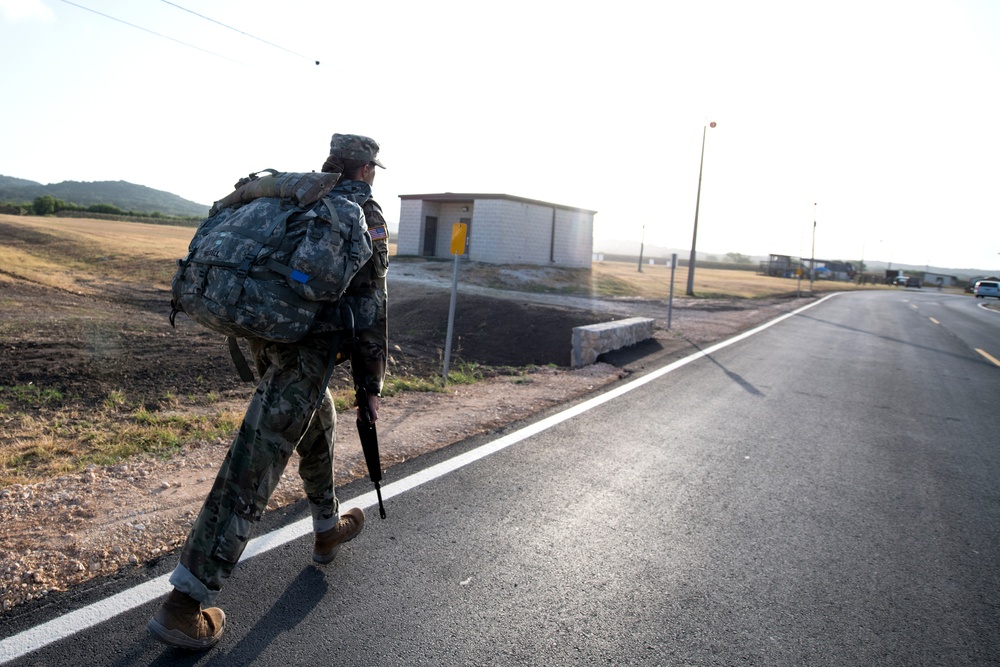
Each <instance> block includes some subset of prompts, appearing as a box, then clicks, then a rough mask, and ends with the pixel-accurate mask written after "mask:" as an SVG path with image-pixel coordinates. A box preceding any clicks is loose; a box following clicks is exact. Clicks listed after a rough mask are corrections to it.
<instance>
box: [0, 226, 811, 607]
mask: <svg viewBox="0 0 1000 667" xmlns="http://www.w3.org/2000/svg"><path fill="white" fill-rule="evenodd" d="M8 229H9V228H8ZM3 231H4V230H3V228H2V223H0V232H3ZM189 233H190V232H188V234H189ZM6 240H9V238H8V239H4V238H3V237H2V236H0V241H6ZM43 241H44V239H43ZM76 250H78V248H77V249H76ZM59 252H63V253H66V252H68V250H67V249H65V248H64V249H61V250H59ZM56 256H58V252H55V251H53V253H51V254H50V255H48V256H47V257H49V258H51V257H56ZM100 260H101V258H97V259H96V260H93V261H96V262H98V264H99V263H100ZM47 261H49V260H47ZM108 261H109V262H114V261H120V260H117V259H116V258H114V257H111V258H109V259H108ZM11 266H12V264H7V265H6V266H4V267H2V268H0V316H2V317H0V425H2V434H0V454H4V455H9V454H10V453H11V452H17V451H20V452H22V454H23V456H21V457H20V458H16V459H9V461H16V463H17V465H16V466H14V465H13V463H8V465H6V466H5V467H4V468H3V469H2V470H0V472H2V473H3V475H5V477H4V479H6V480H7V482H5V483H4V484H3V485H0V486H2V488H0V545H2V546H0V601H2V605H3V611H4V613H13V610H14V609H15V608H16V607H18V606H19V605H22V604H23V603H25V602H28V601H31V600H38V599H40V598H44V597H45V596H46V595H47V594H48V593H49V592H50V591H55V590H65V589H66V588H67V587H69V586H72V585H74V584H77V583H80V582H82V581H85V580H87V579H90V578H93V577H97V576H106V575H109V574H113V573H115V572H117V571H119V570H121V569H123V568H128V567H136V566H139V565H142V564H144V563H146V562H148V561H150V560H154V559H157V558H162V557H165V556H169V557H173V556H172V553H171V552H173V551H174V550H176V548H177V547H178V546H179V545H180V544H182V542H183V538H184V536H185V535H186V532H187V530H188V528H189V527H190V524H191V522H192V520H193V517H194V516H195V515H196V513H197V510H198V508H199V507H200V503H201V501H202V499H203V498H204V496H205V494H206V493H207V490H208V487H209V486H210V484H211V481H212V479H213V477H214V475H215V472H216V470H217V468H218V465H219V463H220V461H221V459H222V457H223V455H224V453H225V450H226V448H227V447H228V443H229V440H230V436H231V431H232V428H233V426H235V424H237V423H238V420H239V418H240V417H241V416H242V411H243V409H244V408H245V405H246V402H247V401H248V400H249V396H250V395H251V394H252V391H253V387H252V386H249V385H246V384H243V383H241V382H239V380H238V379H237V377H236V375H235V372H234V371H233V368H232V364H231V361H230V359H229V355H228V351H227V349H226V347H225V344H224V341H223V340H221V339H220V337H219V336H218V335H216V334H213V333H211V332H208V331H206V330H204V329H202V328H201V327H199V326H197V325H195V324H193V323H192V322H190V321H189V320H187V319H186V318H185V317H184V316H180V317H179V318H178V320H177V328H176V329H171V328H170V326H169V324H168V322H167V315H168V312H169V297H168V295H167V291H166V289H165V288H164V286H163V285H162V284H152V285H150V284H145V283H138V284H137V283H133V282H128V281H124V280H120V279H119V280H115V279H113V278H112V277H110V276H101V275H100V274H99V273H98V274H92V273H86V272H84V273H83V274H81V273H80V272H79V271H77V272H76V273H73V272H72V271H70V272H69V273H70V274H72V275H69V279H67V280H65V281H61V282H60V283H58V284H56V285H52V284H44V283H43V282H42V281H40V280H36V279H35V278H34V277H33V276H32V275H31V272H30V271H29V270H27V269H21V270H11V268H10V267H11ZM22 266H27V265H22ZM88 266H91V267H92V265H91V264H88ZM15 268H16V267H15ZM88 270H90V269H88ZM170 272H171V271H170V267H169V265H167V266H166V267H160V268H158V269H156V271H154V272H153V273H154V274H156V275H167V274H169V273H170ZM113 275H115V276H120V275H122V271H121V270H120V269H116V272H115V273H114V274H113ZM390 276H391V279H390V283H389V285H390V286H389V292H390V302H389V303H390V346H391V348H392V349H391V357H392V358H391V360H390V375H391V376H392V377H393V378H402V379H405V378H427V377H433V376H434V375H435V374H437V373H439V372H440V367H441V350H442V347H443V343H444V340H445V329H446V324H447V314H448V303H449V290H448V285H449V283H450V277H451V265H450V263H444V262H431V263H428V262H423V261H413V262H403V261H397V262H394V263H393V267H392V269H391V271H390ZM549 279H551V280H554V279H555V278H553V277H552V275H551V274H549V273H547V272H546V271H545V270H539V271H537V272H534V271H532V270H521V271H510V270H508V269H490V268H484V267H479V268H470V272H469V273H468V275H467V277H466V280H467V282H468V283H470V284H468V285H466V286H464V287H463V291H462V292H461V294H460V296H459V303H458V308H457V312H456V320H455V345H454V347H455V350H454V352H453V356H452V368H453V369H455V370H456V372H458V373H460V374H462V375H464V376H467V377H472V378H478V379H479V381H477V382H474V383H472V384H450V385H449V386H448V388H447V389H446V390H444V391H433V392H414V391H399V392H398V393H395V394H394V395H391V396H389V397H387V398H386V399H385V400H384V403H383V410H382V415H381V420H380V424H379V430H380V439H381V444H382V461H383V467H384V468H385V469H386V479H387V481H391V479H392V471H391V468H392V465H393V464H394V463H397V462H400V461H403V460H407V459H409V458H413V457H415V456H419V455H420V454H421V453H424V452H426V451H429V450H432V449H435V448H439V447H442V446H446V445H448V444H450V443H453V442H456V441H459V440H461V439H463V438H466V437H469V436H470V435H473V434H476V433H482V432H485V431H489V430H492V429H496V428H499V427H502V426H506V425H509V424H511V423H512V422H515V421H517V420H519V419H523V418H525V417H528V416H530V415H531V414H533V413H535V412H537V411H539V410H543V409H546V408H550V407H552V406H554V405H557V404H559V403H562V402H565V401H568V400H572V399H575V398H577V397H580V396H583V395H586V394H588V393H590V392H593V391H594V390H596V389H597V388H599V387H601V386H603V385H605V384H607V383H610V382H614V381H616V380H618V379H620V378H622V377H624V376H626V375H628V374H629V373H633V372H639V371H641V370H642V369H643V368H644V367H645V366H646V365H647V364H652V363H653V359H654V358H659V359H663V358H672V357H679V356H681V355H682V354H685V353H687V352H689V351H690V350H692V349H693V346H694V345H701V344H703V343H707V342H711V341H715V340H719V339H722V338H725V337H727V336H730V335H733V334H735V333H737V332H739V331H742V330H745V329H747V328H749V327H750V326H752V325H755V324H757V323H760V322H762V321H765V320H767V319H770V318H771V317H773V316H775V315H776V314H778V313H780V312H783V311H787V310H789V309H791V308H792V307H794V306H795V305H797V304H798V303H800V302H801V301H800V300H797V299H770V300H746V299H728V300H727V299H711V300H694V299H692V300H683V299H679V300H678V302H677V303H676V304H675V305H676V310H675V311H674V313H673V330H672V331H667V330H666V329H665V325H666V315H667V313H666V308H665V305H664V303H663V302H662V301H656V300H648V299H646V300H644V299H635V298H619V299H613V300H600V301H593V300H590V299H589V298H588V297H587V296H586V295H576V296H567V295H562V294H557V295H551V294H543V293H540V292H542V291H544V290H540V289H538V287H539V285H538V282H539V281H542V282H544V281H546V280H549ZM489 286H493V288H495V287H497V286H499V287H508V288H509V287H511V286H517V287H521V288H526V289H530V290H533V291H531V292H511V291H509V290H497V289H493V288H491V287H489ZM533 286H534V287H533ZM630 315H646V316H651V317H655V318H657V320H658V322H659V323H660V324H661V328H660V330H659V331H658V332H657V336H656V339H655V340H654V341H651V342H649V343H647V344H644V345H643V346H641V349H639V350H633V351H627V352H625V353H622V354H619V355H610V356H609V359H608V360H609V361H613V362H615V363H614V364H610V363H598V364H596V365H594V366H590V367H587V368H584V369H579V370H570V369H568V368H567V366H568V363H569V356H570V342H571V331H572V328H573V327H574V326H579V325H583V324H589V323H594V322H599V321H607V320H609V319H614V318H618V317H623V316H630ZM341 370H342V371H343V369H341ZM334 383H336V384H339V386H346V385H347V375H346V371H345V372H341V373H340V375H339V377H338V378H337V379H335V380H334ZM209 415H210V416H212V417H213V418H214V417H217V416H218V415H228V416H229V417H228V419H229V421H228V422H227V421H225V420H223V421H222V422H220V423H219V424H217V429H216V431H214V432H211V433H208V434H206V432H200V431H192V432H191V433H190V434H188V435H183V434H182V436H181V437H180V440H179V442H178V443H177V444H176V446H173V447H168V448H166V449H165V450H164V449H160V450H158V451H160V452H161V454H159V455H149V454H146V455H136V456H129V457H124V458H122V459H121V460H115V461H112V462H109V463H106V464H92V465H88V466H86V467H82V468H71V469H69V470H66V471H64V472H60V471H59V469H58V468H52V467H46V464H47V461H59V460H61V458H60V453H62V454H65V453H66V452H67V451H70V452H74V451H75V452H79V451H86V448H87V447H88V445H89V444H92V443H94V442H97V441H98V440H100V439H101V437H102V433H103V432H104V431H110V430H116V429H121V428H125V427H131V426H130V425H132V424H137V426H136V428H138V425H142V424H148V423H150V422H151V421H153V420H161V421H165V420H176V421H179V422H180V423H184V424H190V423H194V422H196V420H197V419H199V418H200V417H201V416H209ZM227 424H228V427H227ZM147 431H148V429H147ZM147 431H142V433H147ZM136 432H137V433H138V432H139V431H136ZM124 433H125V434H126V435H127V434H128V433H129V431H127V430H125V431H124ZM143 437H147V436H143ZM164 437H166V436H164ZM337 447H338V450H337V457H338V458H337V482H338V484H343V483H346V482H347V481H350V480H352V479H357V478H358V477H361V476H363V475H365V474H366V473H365V468H364V463H363V458H362V456H361V451H360V446H359V445H358V442H357V435H356V433H354V429H353V420H352V419H350V418H349V416H348V418H344V417H342V418H341V420H340V422H339V424H338V445H337ZM164 451H166V452H168V453H170V455H169V456H166V455H164V454H162V452H164ZM62 458H65V456H63V457H62ZM295 465H296V464H295V461H294V460H293V462H292V465H291V466H290V470H289V471H288V472H287V473H286V475H285V477H284V480H283V482H282V484H281V486H280V487H279V489H278V491H277V493H276V494H275V496H274V498H273V499H272V503H271V508H274V507H279V506H283V505H286V504H288V503H291V502H295V501H297V500H300V499H301V498H302V494H301V492H300V490H299V488H298V487H299V484H298V480H297V476H296V475H295V474H294V468H295ZM11 480H19V481H18V482H17V483H10V482H11ZM305 556H306V554H304V557H305Z"/></svg>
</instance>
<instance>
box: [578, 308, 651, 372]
mask: <svg viewBox="0 0 1000 667" xmlns="http://www.w3.org/2000/svg"><path fill="white" fill-rule="evenodd" d="M655 328H656V320H654V319H653V318H651V317H630V318H628V319H626V320H616V321H614V322H601V323H600V324H589V325H587V326H585V327H573V359H572V362H571V366H572V367H573V368H578V367H580V366H587V365H588V364H592V363H594V362H595V361H597V357H598V356H600V355H601V354H603V353H605V352H611V351H612V350H618V349H621V348H623V347H629V346H630V345H635V344H636V343H639V342H642V341H644V340H647V339H649V338H652V337H653V330H654V329H655Z"/></svg>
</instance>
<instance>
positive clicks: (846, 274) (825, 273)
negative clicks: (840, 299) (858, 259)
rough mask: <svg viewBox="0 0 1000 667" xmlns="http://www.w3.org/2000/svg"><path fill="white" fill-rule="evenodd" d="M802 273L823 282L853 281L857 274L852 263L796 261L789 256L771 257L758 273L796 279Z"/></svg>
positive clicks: (811, 260) (816, 260)
mask: <svg viewBox="0 0 1000 667" xmlns="http://www.w3.org/2000/svg"><path fill="white" fill-rule="evenodd" d="M800 270H801V271H802V276H803V277H804V278H808V277H809V276H810V274H812V277H813V278H815V279H822V280H852V279H853V278H854V276H855V274H856V273H857V271H856V270H855V268H854V265H853V264H851V263H850V262H842V261H839V260H831V259H815V260H814V259H810V258H808V257H801V258H799V259H795V258H793V257H790V256H788V255H771V256H770V257H769V258H768V260H767V261H766V262H761V263H760V269H758V271H757V273H759V274H760V275H762V276H776V277H778V278H794V277H796V276H798V275H799V271H800Z"/></svg>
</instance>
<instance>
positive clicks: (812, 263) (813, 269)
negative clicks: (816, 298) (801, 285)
mask: <svg viewBox="0 0 1000 667" xmlns="http://www.w3.org/2000/svg"><path fill="white" fill-rule="evenodd" d="M814 275H816V202H813V242H812V257H810V258H809V296H812V293H813V276H814Z"/></svg>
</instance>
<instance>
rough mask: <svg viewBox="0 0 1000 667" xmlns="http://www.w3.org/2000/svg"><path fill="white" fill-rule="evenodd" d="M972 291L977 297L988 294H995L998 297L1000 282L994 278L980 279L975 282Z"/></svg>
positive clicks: (983, 297) (999, 295) (999, 297)
mask: <svg viewBox="0 0 1000 667" xmlns="http://www.w3.org/2000/svg"><path fill="white" fill-rule="evenodd" d="M974 292H975V294H976V298H977V299H985V298H986V297H988V296H995V297H996V298H998V299H1000V282H997V281H994V280H980V281H979V282H978V283H976V288H975V290H974Z"/></svg>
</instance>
